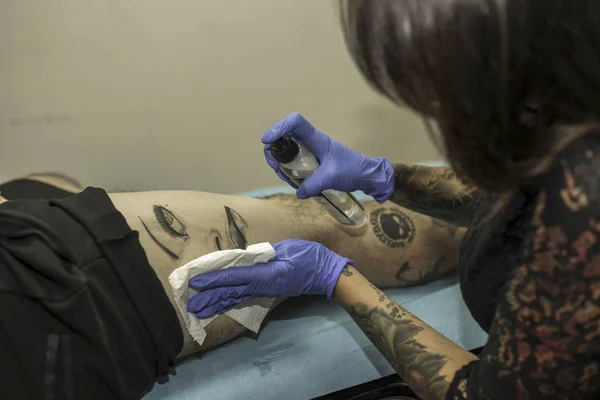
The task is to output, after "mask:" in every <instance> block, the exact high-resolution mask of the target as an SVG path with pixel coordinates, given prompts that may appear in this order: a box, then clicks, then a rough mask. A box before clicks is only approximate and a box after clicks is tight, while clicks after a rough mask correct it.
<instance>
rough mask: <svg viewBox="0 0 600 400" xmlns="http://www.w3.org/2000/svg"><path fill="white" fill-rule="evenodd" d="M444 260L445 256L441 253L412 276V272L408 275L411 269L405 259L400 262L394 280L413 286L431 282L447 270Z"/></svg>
mask: <svg viewBox="0 0 600 400" xmlns="http://www.w3.org/2000/svg"><path fill="white" fill-rule="evenodd" d="M445 261H446V256H445V255H442V256H441V257H439V258H438V259H437V260H435V261H434V262H433V263H431V264H430V266H429V268H427V269H420V270H419V271H418V274H417V275H416V276H414V274H411V275H409V272H410V271H411V270H412V268H411V266H410V263H409V262H408V261H406V262H405V263H404V264H402V266H401V267H400V269H398V272H397V273H396V280H397V281H398V282H399V283H401V284H402V285H403V286H413V285H418V284H422V283H427V282H431V281H433V280H435V279H437V278H439V277H440V276H442V275H445V274H446V273H447V272H448V271H447V268H446V265H445Z"/></svg>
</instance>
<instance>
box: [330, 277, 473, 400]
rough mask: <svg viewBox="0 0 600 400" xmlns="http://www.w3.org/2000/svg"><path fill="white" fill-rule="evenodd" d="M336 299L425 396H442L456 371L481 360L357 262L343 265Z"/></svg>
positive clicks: (407, 380) (397, 370) (397, 368)
mask: <svg viewBox="0 0 600 400" xmlns="http://www.w3.org/2000/svg"><path fill="white" fill-rule="evenodd" d="M335 299H336V300H337V301H338V302H339V303H340V304H341V305H342V306H343V307H344V308H345V309H346V311H348V313H349V314H350V316H351V317H352V318H353V319H354V321H355V322H356V323H357V324H358V326H360V328H361V329H362V330H363V331H364V332H365V334H366V335H367V336H368V337H369V339H370V340H371V341H372V342H373V344H374V345H375V346H376V347H377V348H378V349H379V351H381V353H382V354H383V355H384V356H385V357H386V359H387V360H388V361H389V362H390V364H391V365H392V366H393V367H394V369H395V370H396V372H397V373H398V374H399V375H400V376H401V377H402V378H403V379H404V380H405V381H406V383H407V384H408V385H409V386H410V387H411V389H413V390H414V391H415V392H416V393H417V394H418V395H419V396H420V397H421V398H423V399H443V398H444V397H445V395H446V392H447V391H448V387H449V385H450V383H451V382H452V379H453V377H454V375H455V374H456V372H457V371H458V370H459V369H460V368H461V367H463V366H464V365H467V364H468V363H469V362H471V361H473V360H476V359H477V357H475V356H474V355H472V354H471V353H469V352H468V351H466V350H464V349H462V348H461V347H459V346H458V345H456V344H454V343H453V342H451V341H450V340H448V339H447V338H445V337H444V336H443V335H441V334H440V333H439V332H437V331H436V330H434V329H433V328H431V327H430V326H429V325H427V324H425V323H424V322H423V321H421V320H419V319H418V318H417V317H415V316H414V315H412V314H411V313H409V312H408V311H406V310H405V309H404V308H402V307H401V306H399V305H398V304H397V303H395V302H394V301H392V300H391V299H390V298H389V297H387V296H386V295H385V294H384V293H383V292H381V291H380V290H379V289H377V287H375V286H374V285H372V284H371V283H370V282H369V281H368V280H367V279H366V278H364V277H363V276H362V275H361V274H360V273H359V272H358V271H357V270H356V269H355V268H354V267H352V266H347V267H346V268H344V271H343V273H342V275H341V276H340V279H339V280H338V283H337V286H336V290H335Z"/></svg>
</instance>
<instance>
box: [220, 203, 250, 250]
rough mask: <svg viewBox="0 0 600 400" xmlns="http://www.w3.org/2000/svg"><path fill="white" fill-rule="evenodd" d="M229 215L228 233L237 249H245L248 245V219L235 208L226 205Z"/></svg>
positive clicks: (227, 214)
mask: <svg viewBox="0 0 600 400" xmlns="http://www.w3.org/2000/svg"><path fill="white" fill-rule="evenodd" d="M225 215H226V216H227V234H228V235H229V240H230V241H231V244H232V245H233V247H234V248H235V249H245V248H246V247H247V246H248V241H247V240H246V235H245V231H246V229H247V228H248V224H247V223H246V220H244V218H243V217H242V216H241V215H240V214H239V213H238V212H237V211H235V210H233V209H231V208H229V207H227V206H225Z"/></svg>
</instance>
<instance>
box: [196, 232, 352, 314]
mask: <svg viewBox="0 0 600 400" xmlns="http://www.w3.org/2000/svg"><path fill="white" fill-rule="evenodd" d="M273 248H274V249H275V258H274V259H273V260H271V261H269V262H268V263H265V264H257V265H253V266H249V267H233V268H228V269H225V270H220V271H214V272H208V273H206V274H201V275H196V276H195V277H193V278H192V279H190V282H189V286H190V287H191V288H193V289H195V290H201V291H200V292H199V293H198V294H196V295H194V296H193V297H192V298H191V299H190V300H189V301H188V305H187V310H188V311H189V312H191V313H194V314H195V315H196V317H198V318H206V317H210V316H211V315H214V314H221V313H224V312H226V311H228V310H230V309H231V308H233V307H234V306H236V305H238V304H240V303H243V302H245V301H248V300H251V299H255V298H257V297H270V298H277V297H294V296H300V295H304V294H320V295H325V296H327V298H328V299H329V300H331V299H332V298H333V292H334V290H335V286H336V284H337V281H338V279H339V277H340V274H341V273H342V269H343V268H344V267H345V266H346V265H348V264H353V263H352V261H350V260H349V259H347V258H344V257H342V256H340V255H338V254H336V253H334V252H333V251H331V250H329V249H327V248H326V247H325V246H323V245H321V244H319V243H315V242H307V241H305V240H297V239H288V240H283V241H281V242H279V243H276V244H275V245H273Z"/></svg>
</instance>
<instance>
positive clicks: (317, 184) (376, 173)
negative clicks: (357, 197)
mask: <svg viewBox="0 0 600 400" xmlns="http://www.w3.org/2000/svg"><path fill="white" fill-rule="evenodd" d="M282 136H289V137H292V138H294V139H296V141H298V142H299V143H302V144H303V145H305V146H306V147H307V148H308V149H309V150H310V151H312V152H313V154H314V155H315V156H316V157H317V158H318V159H319V162H320V163H321V166H320V167H319V168H318V169H317V171H316V172H315V173H314V174H313V175H311V176H310V177H308V178H307V179H306V180H304V182H302V185H301V186H300V187H299V188H298V190H297V191H296V195H297V196H298V198H299V199H306V198H308V197H313V196H317V195H319V193H321V192H322V191H323V190H325V189H336V190H340V191H343V192H353V191H355V190H362V191H363V192H364V193H366V194H368V195H369V196H372V197H373V198H374V199H375V200H376V201H377V202H378V203H383V202H384V201H386V200H388V199H389V198H390V197H391V196H392V193H393V192H394V170H393V168H392V165H391V164H390V162H389V161H388V160H386V159H384V158H368V157H365V156H364V155H362V154H359V153H357V152H355V151H353V150H350V149H349V148H348V147H346V146H344V145H343V144H341V143H339V142H337V141H336V140H334V139H332V138H330V137H329V136H327V135H326V134H325V133H323V132H321V131H319V130H318V129H316V128H315V127H314V126H313V125H312V124H311V123H310V122H308V121H307V120H306V119H305V118H304V117H303V116H302V115H300V114H298V113H292V114H290V115H288V116H287V117H285V118H284V119H282V120H281V121H279V122H278V123H276V124H275V125H274V126H273V127H272V128H271V129H269V130H268V131H267V133H265V135H264V136H263V137H262V139H261V141H262V142H263V143H264V144H265V148H264V151H265V158H266V159H267V163H268V164H269V166H270V167H271V168H273V169H274V170H275V172H276V173H277V175H278V176H279V177H280V178H281V179H283V180H284V181H286V182H288V183H290V184H292V186H293V187H297V186H296V185H294V184H293V183H292V182H290V180H289V179H288V178H287V177H286V176H285V175H284V174H283V173H282V172H281V170H280V169H279V164H278V163H277V161H276V160H275V159H274V158H273V156H272V155H271V151H270V148H269V144H270V143H273V142H274V141H275V140H277V139H279V138H280V137H282Z"/></svg>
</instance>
